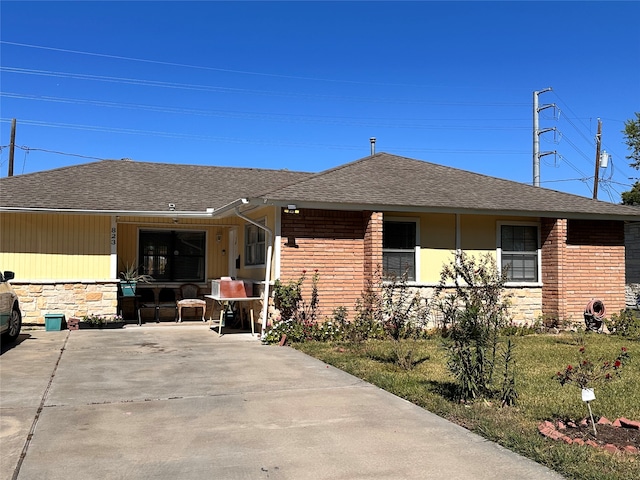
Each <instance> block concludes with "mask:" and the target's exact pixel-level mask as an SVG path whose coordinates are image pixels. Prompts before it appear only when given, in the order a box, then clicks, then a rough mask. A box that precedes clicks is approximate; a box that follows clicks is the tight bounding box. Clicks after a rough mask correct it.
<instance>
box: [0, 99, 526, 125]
mask: <svg viewBox="0 0 640 480" xmlns="http://www.w3.org/2000/svg"><path fill="white" fill-rule="evenodd" d="M0 96H1V97H6V98H14V99H22V100H33V101H42V102H54V103H66V104H71V105H87V106H96V107H107V108H122V109H129V110H140V111H150V112H156V113H169V114H179V115H198V116H206V117H221V118H235V119H249V120H271V121H278V122H287V123H291V122H295V123H300V122H305V123H319V124H323V125H347V126H358V127H381V128H399V129H404V128H410V129H430V130H525V129H528V127H526V126H516V125H513V124H511V125H509V126H502V125H501V126H498V125H486V124H482V125H443V124H441V123H438V124H426V125H424V124H420V122H433V121H439V122H446V121H451V120H456V121H457V120H459V119H389V118H384V119H383V118H376V117H367V120H369V121H363V120H361V119H359V118H357V117H334V116H326V115H296V114H287V113H258V112H237V111H225V110H202V109H192V108H183V107H167V106H156V105H144V104H133V103H118V102H106V101H101V100H84V99H75V98H61V97H47V96H38V95H24V94H17V93H11V92H1V93H0ZM465 120H472V119H465ZM484 120H486V119H483V121H484ZM512 120H518V119H512ZM522 120H523V119H522ZM381 122H385V123H381Z"/></svg>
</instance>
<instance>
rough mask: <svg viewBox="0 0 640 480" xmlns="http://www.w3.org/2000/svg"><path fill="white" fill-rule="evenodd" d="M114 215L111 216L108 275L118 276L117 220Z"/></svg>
mask: <svg viewBox="0 0 640 480" xmlns="http://www.w3.org/2000/svg"><path fill="white" fill-rule="evenodd" d="M117 218H118V217H116V216H112V217H111V238H110V239H109V243H110V246H111V252H110V253H111V255H110V257H111V258H110V265H109V275H110V277H111V278H118V221H117Z"/></svg>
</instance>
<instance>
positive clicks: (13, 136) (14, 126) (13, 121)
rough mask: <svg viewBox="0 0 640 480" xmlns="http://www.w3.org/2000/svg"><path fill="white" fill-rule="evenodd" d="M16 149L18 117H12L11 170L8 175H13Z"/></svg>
mask: <svg viewBox="0 0 640 480" xmlns="http://www.w3.org/2000/svg"><path fill="white" fill-rule="evenodd" d="M15 149H16V119H15V118H12V119H11V141H10V142H9V171H8V172H7V176H8V177H13V155H14V152H15Z"/></svg>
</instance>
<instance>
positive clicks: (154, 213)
mask: <svg viewBox="0 0 640 480" xmlns="http://www.w3.org/2000/svg"><path fill="white" fill-rule="evenodd" d="M0 212H14V213H66V214H76V215H108V216H114V215H115V216H123V217H126V216H128V217H168V218H175V217H182V218H184V217H189V218H211V216H212V212H213V210H211V209H207V210H206V211H204V212H203V211H187V210H185V211H180V210H161V211H160V210H87V209H79V208H40V207H0Z"/></svg>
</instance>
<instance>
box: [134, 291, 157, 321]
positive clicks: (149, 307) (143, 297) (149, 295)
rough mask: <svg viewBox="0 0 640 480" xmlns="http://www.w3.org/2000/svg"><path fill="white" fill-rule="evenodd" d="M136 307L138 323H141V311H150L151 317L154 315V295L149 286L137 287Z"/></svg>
mask: <svg viewBox="0 0 640 480" xmlns="http://www.w3.org/2000/svg"><path fill="white" fill-rule="evenodd" d="M136 300H137V301H136V309H137V311H138V312H137V314H138V325H141V324H142V317H143V316H144V315H143V313H145V312H149V311H151V312H152V314H151V315H153V318H154V319H155V317H156V296H155V295H154V293H153V290H151V289H150V288H139V289H138V290H137V295H136Z"/></svg>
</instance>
